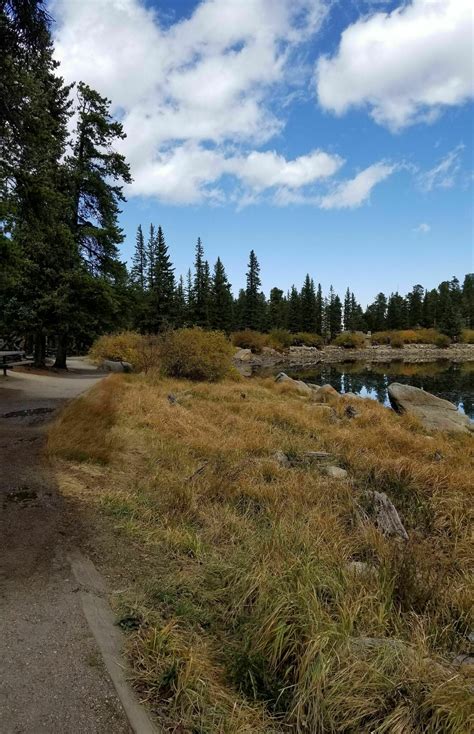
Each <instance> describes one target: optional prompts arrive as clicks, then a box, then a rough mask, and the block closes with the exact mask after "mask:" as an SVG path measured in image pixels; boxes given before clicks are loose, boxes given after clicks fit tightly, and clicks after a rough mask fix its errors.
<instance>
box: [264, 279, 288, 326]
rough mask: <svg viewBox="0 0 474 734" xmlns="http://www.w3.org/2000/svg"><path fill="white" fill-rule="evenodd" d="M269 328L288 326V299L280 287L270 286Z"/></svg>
mask: <svg viewBox="0 0 474 734" xmlns="http://www.w3.org/2000/svg"><path fill="white" fill-rule="evenodd" d="M268 320H269V326H270V329H286V328H287V326H288V300H287V299H286V298H285V296H284V295H283V291H282V290H281V289H280V288H272V289H271V291H270V300H269V304H268Z"/></svg>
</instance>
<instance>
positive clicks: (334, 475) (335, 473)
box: [323, 466, 348, 479]
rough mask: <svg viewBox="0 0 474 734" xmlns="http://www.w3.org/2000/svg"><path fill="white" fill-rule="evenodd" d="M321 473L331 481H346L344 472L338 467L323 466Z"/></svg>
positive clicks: (346, 475)
mask: <svg viewBox="0 0 474 734" xmlns="http://www.w3.org/2000/svg"><path fill="white" fill-rule="evenodd" d="M323 471H324V473H325V474H327V476H328V477H331V479H346V478H347V477H348V473H347V472H346V470H345V469H341V468H340V467H339V466H325V467H324V469H323Z"/></svg>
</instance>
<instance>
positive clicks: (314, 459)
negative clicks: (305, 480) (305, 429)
mask: <svg viewBox="0 0 474 734" xmlns="http://www.w3.org/2000/svg"><path fill="white" fill-rule="evenodd" d="M301 459H302V461H303V462H304V463H305V464H321V463H324V462H325V461H330V460H331V459H334V456H333V455H332V454H330V453H328V451H305V452H304V453H303V454H302V455H301Z"/></svg>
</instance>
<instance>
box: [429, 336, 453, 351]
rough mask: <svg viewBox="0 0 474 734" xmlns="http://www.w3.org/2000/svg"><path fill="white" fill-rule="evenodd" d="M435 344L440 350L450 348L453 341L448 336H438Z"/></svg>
mask: <svg viewBox="0 0 474 734" xmlns="http://www.w3.org/2000/svg"><path fill="white" fill-rule="evenodd" d="M433 343H434V345H435V346H436V347H438V348H439V349H446V348H447V347H449V346H450V344H451V339H450V338H449V336H448V335H447V334H438V335H437V336H436V338H435V340H434V342H433Z"/></svg>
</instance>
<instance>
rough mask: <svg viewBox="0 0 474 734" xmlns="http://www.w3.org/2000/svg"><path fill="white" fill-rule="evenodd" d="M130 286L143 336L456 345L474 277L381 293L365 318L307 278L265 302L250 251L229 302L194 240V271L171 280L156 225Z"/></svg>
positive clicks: (225, 284)
mask: <svg viewBox="0 0 474 734" xmlns="http://www.w3.org/2000/svg"><path fill="white" fill-rule="evenodd" d="M130 285H131V291H132V294H133V306H132V311H133V316H132V324H131V325H132V326H133V327H134V328H137V329H139V330H141V331H145V332H157V331H161V330H163V329H165V328H170V327H171V328H173V327H180V326H192V325H196V326H201V327H203V328H209V329H220V330H223V331H226V332H231V331H236V330H239V329H255V330H257V331H263V332H265V331H270V330H272V329H287V330H289V331H290V332H292V333H297V332H310V333H316V334H319V335H321V336H323V337H324V338H325V339H327V340H332V339H333V338H334V337H335V336H337V334H339V333H340V332H341V331H343V330H344V331H384V330H386V329H396V330H399V329H408V328H417V327H425V328H431V327H436V328H438V329H440V331H442V332H444V333H446V334H448V335H449V336H450V337H453V338H455V337H456V336H458V334H459V333H460V331H461V329H462V328H463V327H467V328H471V327H472V326H473V325H474V274H473V273H470V274H468V275H466V276H465V278H464V281H463V284H462V285H461V284H460V282H459V280H458V279H457V278H452V279H451V280H446V281H443V282H442V283H440V284H439V286H438V288H433V289H431V290H426V289H425V288H423V286H421V285H415V286H413V288H412V290H411V291H410V292H409V293H408V294H406V295H401V294H400V293H391V294H390V295H389V296H386V295H385V294H384V293H378V295H377V296H376V298H375V300H374V301H373V303H371V304H370V305H369V306H368V307H367V308H366V309H365V310H364V309H363V308H362V306H361V305H360V303H358V302H357V300H356V297H355V295H354V293H353V292H352V290H351V289H350V288H347V290H346V292H345V294H344V296H343V298H341V297H340V296H339V295H338V294H337V293H335V291H334V289H333V288H332V286H331V288H330V289H329V293H327V294H324V293H323V292H322V288H321V285H320V284H319V283H318V284H317V285H316V283H315V281H314V279H313V278H312V277H311V276H310V275H309V274H308V275H306V277H305V279H304V282H303V284H302V286H301V288H297V287H296V286H295V285H293V286H292V287H291V288H290V289H289V290H288V291H287V292H284V291H283V290H282V289H280V288H276V287H275V288H272V289H271V291H270V293H269V295H268V298H267V297H266V296H265V294H264V293H263V292H262V289H261V280H260V266H259V263H258V260H257V256H256V254H255V252H254V251H253V250H251V252H250V257H249V262H248V269H247V276H246V288H242V289H240V291H239V293H238V294H237V296H234V295H233V293H232V290H231V284H230V283H229V280H228V278H227V274H226V271H225V268H224V264H223V262H222V260H221V259H220V257H218V258H217V261H216V263H215V264H214V266H213V268H212V269H211V266H210V265H209V262H208V261H207V260H206V258H205V255H204V248H203V244H202V242H201V240H200V239H199V238H198V240H197V244H196V251H195V258H194V265H193V268H192V269H189V270H188V272H187V275H186V278H183V277H182V276H181V277H180V278H179V279H176V278H175V275H174V267H173V264H172V262H171V257H170V253H169V249H168V246H167V244H166V241H165V236H164V233H163V230H162V228H161V227H158V228H157V229H155V227H154V226H153V225H151V226H150V229H149V231H148V233H147V236H146V237H145V236H144V233H143V229H142V227H141V226H139V227H138V231H137V236H136V243H135V253H134V256H133V263H132V268H131V271H130Z"/></svg>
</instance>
